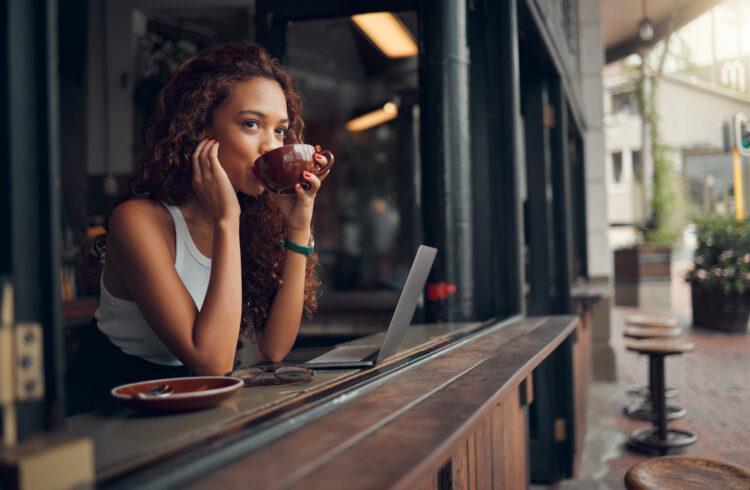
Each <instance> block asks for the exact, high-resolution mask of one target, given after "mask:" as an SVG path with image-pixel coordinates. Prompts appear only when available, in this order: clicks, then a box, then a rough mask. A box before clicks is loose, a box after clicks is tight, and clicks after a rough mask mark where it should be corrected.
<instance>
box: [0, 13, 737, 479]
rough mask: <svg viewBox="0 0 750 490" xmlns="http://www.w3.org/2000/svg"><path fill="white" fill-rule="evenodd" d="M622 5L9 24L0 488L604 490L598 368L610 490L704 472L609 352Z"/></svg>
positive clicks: (11, 18)
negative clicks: (613, 94) (596, 475)
mask: <svg viewBox="0 0 750 490" xmlns="http://www.w3.org/2000/svg"><path fill="white" fill-rule="evenodd" d="M626 3H627V2H626ZM631 3H632V4H633V5H630V3H628V5H625V3H623V4H620V3H619V2H614V1H610V0H604V1H599V0H550V1H546V0H466V1H455V0H435V1H428V0H361V1H357V2H350V1H346V0H318V1H316V2H307V1H302V0H299V1H298V0H288V1H271V0H183V1H179V2H178V1H174V0H69V1H65V2H62V1H59V0H30V1H24V0H0V12H1V14H2V15H0V32H3V36H4V41H3V42H2V43H0V58H1V59H0V71H1V73H0V96H1V97H2V102H1V103H0V107H2V111H1V115H2V119H0V148H1V149H2V150H1V151H2V153H1V154H0V156H1V157H2V161H3V164H2V165H0V172H1V173H0V227H2V228H1V230H2V231H1V233H2V237H3V239H2V240H0V289H1V291H0V313H1V317H0V414H1V415H2V418H1V420H0V434H2V443H0V488H8V489H37V488H38V489H43V488H191V489H198V488H218V487H221V488H342V489H343V488H347V489H353V488H425V489H438V488H441V489H447V488H497V489H523V488H534V489H546V488H594V487H593V486H592V487H588V486H585V483H581V482H585V481H590V479H589V480H586V478H589V477H588V476H587V475H588V474H589V473H590V472H591V473H593V472H594V470H592V469H591V468H592V466H591V465H592V463H590V461H593V460H595V459H596V458H597V457H598V456H597V454H596V453H597V449H596V445H595V443H593V444H594V445H593V446H592V443H591V442H590V441H591V440H594V441H596V440H597V437H600V434H601V432H599V431H598V430H599V429H590V427H594V426H596V424H597V423H598V422H592V420H599V419H596V418H595V417H603V415H601V414H600V413H599V412H601V411H602V409H601V407H602V406H603V405H602V403H605V402H602V401H596V400H599V398H596V393H599V392H601V391H599V392H596V391H595V390H594V391H592V389H593V387H595V386H600V387H601V386H614V385H613V383H616V382H617V380H618V375H619V374H618V372H617V370H618V366H619V364H618V362H619V360H618V359H619V357H617V356H630V357H628V359H631V361H630V362H633V363H637V364H638V366H639V367H638V369H639V370H638V371H637V372H638V373H643V376H641V377H640V378H638V379H639V380H640V382H642V383H644V384H646V383H647V385H646V386H644V387H643V390H645V391H642V392H641V394H642V396H643V397H644V398H643V399H644V400H645V401H644V402H643V403H644V404H645V405H640V406H639V407H638V409H639V410H646V412H647V413H646V415H645V418H642V419H641V422H639V424H640V425H638V426H637V428H641V427H645V428H647V429H642V430H645V431H649V432H648V433H647V434H646V435H641V436H640V439H638V438H637V437H635V436H632V437H635V439H633V440H636V439H637V441H636V442H633V443H632V444H630V443H627V444H626V442H625V440H626V439H627V438H628V433H624V435H623V434H619V435H617V436H613V435H612V434H611V433H610V434H609V435H605V436H601V437H608V441H609V443H610V445H615V444H618V446H617V447H618V448H619V449H618V450H617V454H623V455H624V456H622V458H623V459H618V460H617V461H618V462H619V463H618V464H619V466H617V465H611V466H610V467H607V469H606V470H605V471H604V473H601V474H606V475H607V476H606V478H609V479H610V480H607V481H615V482H616V484H615V486H612V487H610V486H603V487H596V488H624V487H623V486H622V485H623V482H624V481H625V482H626V483H627V481H629V480H627V479H628V478H630V479H634V478H635V479H637V478H638V475H637V474H636V472H635V471H630V472H629V473H628V477H627V478H626V475H625V473H626V472H627V471H628V470H629V469H630V468H631V467H632V466H633V465H634V464H635V463H640V462H652V463H656V462H659V461H662V460H661V458H663V457H665V456H667V455H669V454H671V453H672V452H679V451H680V450H683V449H684V448H685V447H687V446H689V445H690V444H694V443H695V434H693V432H690V431H687V430H685V431H682V432H680V431H678V430H677V429H674V428H673V425H672V424H671V423H670V425H669V426H667V419H669V420H672V419H671V418H670V417H671V412H670V410H671V408H670V407H672V405H673V404H674V400H675V399H673V398H669V400H667V399H666V398H664V397H661V396H660V395H659V394H660V393H661V394H662V395H664V396H666V397H668V396H670V389H671V388H672V386H670V384H671V383H672V381H671V378H670V380H669V381H668V382H667V384H666V385H665V381H664V377H665V373H667V374H666V376H671V372H670V371H671V366H670V364H669V363H671V362H672V359H673V358H676V357H680V355H681V354H685V355H684V356H681V357H683V358H686V357H689V356H690V355H691V354H688V351H689V350H690V349H689V347H686V345H687V344H686V343H683V344H680V345H679V346H677V347H675V345H676V344H675V343H676V342H678V341H677V340H673V341H672V344H669V345H670V346H672V347H673V348H674V349H677V350H676V351H669V352H667V353H664V352H661V351H659V352H652V351H649V350H647V349H646V347H641V349H642V350H641V351H637V353H638V354H643V355H641V356H638V355H636V353H634V352H629V353H626V354H623V353H620V352H619V351H617V352H616V349H618V348H619V347H617V346H619V345H620V344H619V343H618V342H620V341H619V335H618V336H616V335H615V333H613V332H616V331H617V332H619V330H616V328H619V327H616V326H615V325H616V324H617V322H620V323H622V322H624V321H625V320H624V318H625V317H624V316H623V315H624V313H618V312H617V311H616V312H615V313H614V314H613V311H614V310H613V308H614V301H615V292H614V289H613V282H612V278H613V277H614V276H613V271H612V265H611V258H609V255H610V254H609V250H608V248H607V247H608V245H607V241H606V240H607V238H606V227H607V222H606V216H604V215H601V213H599V212H598V210H597V207H598V204H597V203H599V202H601V200H602V199H605V198H606V195H605V194H604V192H605V190H604V174H603V171H601V172H600V171H599V170H597V168H598V167H597V165H600V163H597V162H598V161H603V159H604V143H603V136H602V135H603V131H604V130H603V126H602V118H603V112H602V111H603V108H602V107H601V102H596V100H597V97H598V98H599V99H601V98H602V96H603V95H602V92H601V90H602V89H601V87H600V86H601V83H602V79H601V73H602V69H603V67H604V65H605V63H609V62H611V61H616V60H618V59H623V58H625V57H626V56H629V55H631V54H633V53H637V52H639V51H638V50H639V49H641V48H642V46H641V44H638V43H636V42H635V41H632V39H637V32H638V25H639V22H640V21H641V19H642V17H643V11H642V5H641V2H631ZM644 3H646V0H644ZM647 3H648V9H649V12H651V15H652V16H653V19H654V22H655V23H656V24H655V25H656V26H657V29H656V34H657V37H658V36H661V38H663V37H664V36H666V35H667V30H666V29H667V28H666V27H665V26H667V25H668V19H669V18H670V15H672V14H671V12H672V10H670V8H668V7H667V6H666V5H667V4H668V3H669V5H671V3H670V2H667V0H648V2H647ZM683 3H684V4H685V5H686V6H685V7H681V10H679V13H678V15H677V17H675V18H679V21H678V24H680V25H684V24H685V23H687V22H689V21H690V20H692V19H694V18H696V17H698V16H699V15H701V14H703V13H704V12H706V11H707V9H709V8H711V7H712V6H713V5H714V4H716V3H718V2H716V1H714V2H708V1H705V0H688V1H684V2H683ZM636 4H637V5H636ZM652 4H654V5H652ZM618 9H621V10H618ZM618 12H621V15H620V17H621V19H619V20H613V19H614V18H615V17H617V16H618ZM607 22H610V23H611V22H614V23H615V24H616V26H617V27H618V28H619V29H620V31H619V32H620V34H618V35H620V38H617V39H615V38H611V39H610V37H608V36H609V35H610V34H608V33H609V32H610V31H606V29H607V28H608V26H609V24H607ZM677 27H679V26H676V25H675V26H673V27H672V29H676V28H677ZM633 36H635V37H633ZM631 38H632V39H631ZM661 38H659V39H661ZM659 39H656V40H654V42H657V41H658V40H659ZM629 40H630V41H629ZM628 43H630V44H628ZM248 67H249V68H248ZM201 70H203V71H201ZM248 73H249V75H248ZM227 80H229V81H227ZM594 86H597V87H599V88H597V89H596V90H593V91H592V90H591V87H594ZM226 87H228V88H226ZM597 90H598V91H597ZM217 94H218V95H217ZM299 98H301V102H300V101H299V100H298V99H299ZM248 101H250V104H249V105H248V103H247V102H248ZM243 104H244V105H243ZM298 104H301V106H300V105H298ZM235 107H238V108H240V109H243V110H242V111H240V112H239V113H238V114H240V113H247V114H249V113H252V114H255V115H252V117H251V116H247V118H244V117H245V116H243V118H244V119H242V120H241V121H240V120H237V121H240V125H237V124H235V122H233V121H235V120H234V119H230V118H231V117H234V113H231V114H230V112H231V111H234V108H235ZM299 107H301V112H300V111H298V108H299ZM225 114H230V115H229V116H226V117H225ZM227 128H229V129H227ZM232 131H234V132H232ZM232 135H239V136H232ZM233 138H234V139H233ZM233 145H235V146H233ZM242 151H245V153H241V152H242ZM237 155H240V156H237ZM243 158H244V159H243ZM235 161H237V162H239V161H241V163H233V162H235ZM238 176H241V177H238ZM204 224H205V225H206V226H203V225H204ZM238 230H239V231H238ZM240 285H241V286H242V287H241V288H240ZM139 289H140V292H139V291H138V290H139ZM618 311H619V310H618ZM624 311H625V312H626V313H627V312H631V310H624ZM631 313H632V312H631ZM636 313H640V310H639V311H638V312H636ZM646 313H648V312H646ZM613 315H614V316H613ZM629 318H630V317H629ZM649 319H650V321H651V322H654V321H658V319H654V318H651V317H649ZM628 321H630V320H628ZM644 321H645V320H644ZM646 323H648V322H646ZM238 324H239V325H240V326H239V328H238V327H237V325H238ZM672 326H674V325H672ZM640 327H642V328H644V329H645V328H646V326H643V325H640ZM643 338H646V337H643ZM649 338H650V337H649ZM685 342H687V341H685ZM613 346H615V347H613ZM659 348H664V346H663V345H661V344H660V347H659ZM623 349H624V348H623ZM628 349H630V347H628ZM643 349H646V350H643ZM679 349H683V350H679ZM623 352H624V350H623ZM649 356H650V357H649ZM667 356H670V361H668V362H667V363H666V366H665V364H664V359H665V357H667ZM647 359H650V360H647ZM649 362H650V364H649ZM649 366H650V367H649ZM649 369H650V371H649ZM639 376H640V375H639ZM647 376H650V377H649V378H648V379H647ZM641 378H643V379H641ZM617 386H619V385H617ZM598 389H600V390H601V389H602V388H598ZM623 393H624V391H623ZM643 393H645V394H643ZM623 396H624V395H623ZM665 400H667V401H665ZM670 400H671V401H670ZM677 400H678V401H680V399H677ZM644 407H645V408H644ZM662 412H664V413H663V414H662ZM597 414H599V415H597ZM662 415H663V417H662ZM643 420H646V422H644V421H643ZM683 421H684V423H683V424H682V425H679V424H678V425H679V426H680V427H684V428H685V429H691V430H693V429H695V426H694V425H691V423H690V415H688V416H687V417H686V418H684V420H683ZM683 421H680V422H683ZM600 425H601V424H600ZM618 437H619V439H618ZM691 438H692V439H691ZM698 441H699V442H700V439H698ZM631 442H632V441H631ZM628 444H630V446H633V447H635V449H632V448H631V449H626V448H625V447H626V446H627V445H628ZM639 444H640V445H639ZM696 447H697V446H696ZM673 450H674V451H673ZM639 451H640V452H639ZM649 452H650V453H651V454H650V455H647V453H649ZM618 457H619V456H618ZM628 458H629V459H628ZM626 463H628V464H627V465H626ZM631 463H632V464H631ZM600 464H605V465H606V462H601V461H600ZM675 464H676V463H675ZM727 464H729V463H727ZM659 468H663V467H661V466H660V467H659ZM639 471H646V472H648V471H652V469H649V468H645V469H644V468H641V469H640V470H639ZM653 471H657V470H653ZM663 471H669V469H668V468H667V469H663ZM683 475H684V474H683ZM675 478H677V477H675ZM749 478H750V477H749ZM633 481H636V480H633ZM675 481H676V480H675ZM747 481H748V480H744V482H745V484H747ZM560 485H562V486H560ZM578 485H581V486H578ZM617 485H619V486H617ZM627 485H631V483H627ZM627 488H653V487H646V486H636V484H635V483H633V486H627ZM663 488H668V487H663ZM669 488H677V487H669ZM685 488H688V487H685ZM732 488H750V487H732Z"/></svg>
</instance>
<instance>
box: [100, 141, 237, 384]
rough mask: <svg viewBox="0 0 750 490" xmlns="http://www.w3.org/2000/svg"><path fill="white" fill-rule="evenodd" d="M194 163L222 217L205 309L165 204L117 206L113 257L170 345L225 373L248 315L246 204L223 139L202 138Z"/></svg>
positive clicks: (199, 367) (208, 370) (199, 187)
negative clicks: (226, 161) (223, 157)
mask: <svg viewBox="0 0 750 490" xmlns="http://www.w3.org/2000/svg"><path fill="white" fill-rule="evenodd" d="M193 165H194V181H193V188H194V190H195V191H196V193H197V194H198V195H199V197H200V198H201V200H202V202H204V204H206V206H207V207H208V208H209V209H210V211H211V212H212V215H213V216H214V231H213V252H212V262H211V276H210V279H209V282H208V289H207V291H206V296H205V299H204V301H203V306H202V308H201V311H200V312H198V311H197V309H196V307H195V303H194V301H193V299H192V297H191V296H190V293H189V292H188V291H187V288H185V285H184V284H183V283H182V280H181V279H180V277H179V276H178V274H177V271H176V270H175V268H174V258H173V256H172V254H171V252H170V250H169V245H168V242H167V240H168V239H169V238H168V237H169V235H168V234H167V233H165V228H166V227H165V226H164V225H163V224H162V223H160V220H159V218H158V214H157V212H160V210H158V208H159V206H160V205H158V204H156V203H153V202H149V201H138V200H134V201H127V202H125V203H123V204H121V205H120V206H118V207H117V209H116V210H115V211H114V212H113V213H112V216H111V217H110V232H109V238H108V248H109V247H111V249H110V250H108V253H107V259H108V264H109V263H111V264H112V265H113V266H114V268H115V269H116V271H117V274H118V276H119V277H120V278H121V279H122V281H123V282H124V284H125V286H126V287H127V289H128V292H129V293H130V295H131V297H132V298H133V300H134V301H135V302H136V303H137V304H138V307H139V308H140V310H141V312H142V313H143V315H144V317H145V318H146V321H147V322H148V324H149V325H150V326H151V328H152V329H153V330H154V332H155V333H156V335H157V336H158V337H159V338H160V339H161V340H162V342H164V344H165V345H166V346H167V348H169V350H170V351H171V352H172V353H173V354H174V355H175V356H176V357H177V358H178V359H179V360H180V361H182V363H183V364H185V365H186V366H188V367H189V368H191V369H192V370H193V371H195V372H196V373H198V374H214V375H221V374H224V373H226V372H228V371H231V369H232V364H233V361H234V354H235V350H236V347H237V338H238V336H239V325H240V319H241V315H242V277H241V274H242V273H241V270H242V268H241V260H240V246H239V214H240V212H239V203H238V202H237V197H236V195H235V193H234V191H233V189H232V186H231V183H230V182H229V179H228V178H227V176H226V173H224V170H223V169H222V168H221V165H220V164H219V162H218V157H217V145H215V144H211V143H207V142H205V141H204V142H202V143H201V144H200V145H199V146H198V149H197V150H196V156H195V157H194V161H193ZM232 199H233V200H234V201H232ZM170 228H171V227H170ZM169 233H170V234H171V229H169Z"/></svg>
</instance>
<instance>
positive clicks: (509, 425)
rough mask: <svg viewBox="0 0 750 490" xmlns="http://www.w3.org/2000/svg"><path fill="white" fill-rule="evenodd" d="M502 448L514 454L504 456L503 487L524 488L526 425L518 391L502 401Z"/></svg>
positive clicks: (525, 483) (508, 489)
mask: <svg viewBox="0 0 750 490" xmlns="http://www.w3.org/2000/svg"><path fill="white" fill-rule="evenodd" d="M503 450H504V452H505V454H508V455H511V454H512V455H514V457H513V458H505V467H504V479H503V486H502V488H503V489H506V490H516V489H525V488H526V487H527V481H526V426H525V419H524V415H523V409H522V408H521V403H520V400H519V396H518V392H517V391H516V392H514V393H513V394H511V395H510V396H509V397H508V398H506V400H505V402H504V403H503Z"/></svg>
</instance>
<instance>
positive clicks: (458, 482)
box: [451, 443, 469, 490]
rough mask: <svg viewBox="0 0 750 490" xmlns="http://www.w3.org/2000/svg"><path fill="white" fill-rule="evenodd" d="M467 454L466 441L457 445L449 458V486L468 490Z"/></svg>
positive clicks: (457, 489) (459, 489) (458, 489)
mask: <svg viewBox="0 0 750 490" xmlns="http://www.w3.org/2000/svg"><path fill="white" fill-rule="evenodd" d="M468 473H469V454H468V448H467V443H464V444H461V445H460V446H458V450H457V451H456V453H455V454H454V455H453V457H452V458H451V483H452V484H451V488H454V489H456V490H469V475H468Z"/></svg>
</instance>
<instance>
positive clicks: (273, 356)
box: [261, 349, 289, 362]
mask: <svg viewBox="0 0 750 490" xmlns="http://www.w3.org/2000/svg"><path fill="white" fill-rule="evenodd" d="M261 354H263V356H264V357H265V358H266V359H268V360H269V361H270V362H281V361H283V360H284V358H285V357H286V355H287V354H289V350H283V349H264V350H262V351H261Z"/></svg>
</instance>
